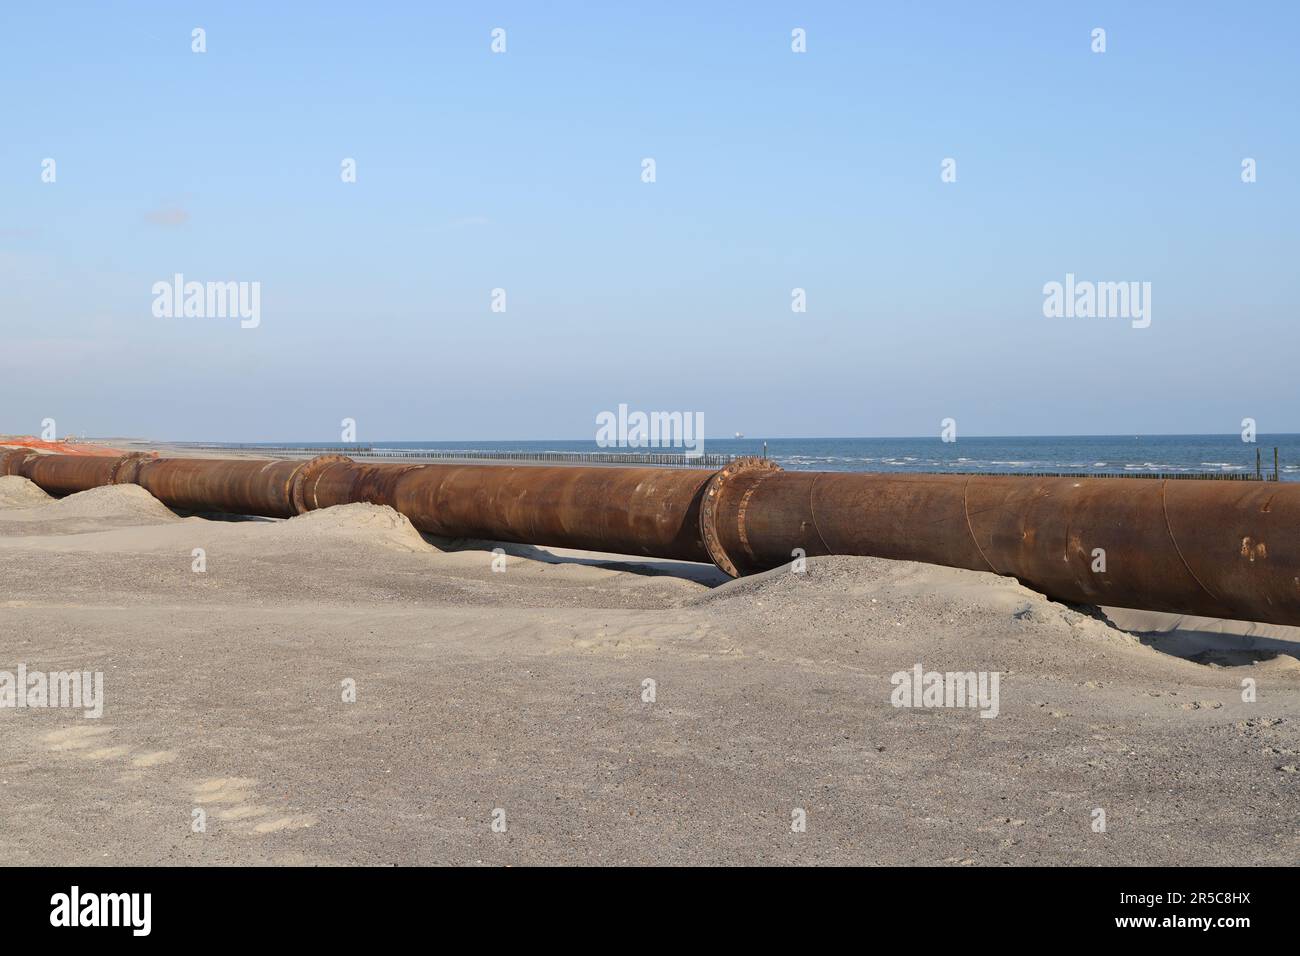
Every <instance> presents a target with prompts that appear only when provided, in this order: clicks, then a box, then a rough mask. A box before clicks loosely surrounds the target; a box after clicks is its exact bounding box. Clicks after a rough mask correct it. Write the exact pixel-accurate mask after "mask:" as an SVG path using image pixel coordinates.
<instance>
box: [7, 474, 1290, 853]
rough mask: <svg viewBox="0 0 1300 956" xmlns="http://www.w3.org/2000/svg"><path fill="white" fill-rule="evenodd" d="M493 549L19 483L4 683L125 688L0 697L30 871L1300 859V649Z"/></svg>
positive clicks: (866, 583)
mask: <svg viewBox="0 0 1300 956" xmlns="http://www.w3.org/2000/svg"><path fill="white" fill-rule="evenodd" d="M493 547H494V545H492V544H491V543H486V542H445V541H444V542H433V543H431V542H429V541H426V540H425V539H424V538H422V537H421V536H420V535H419V534H418V533H417V532H416V531H415V530H414V529H413V528H411V526H410V524H409V522H407V520H406V519H405V518H404V517H402V516H401V515H398V514H396V513H395V512H393V511H391V510H389V509H387V508H380V507H376V506H371V505H348V506H345V507H342V508H335V509H329V510H328V511H323V512H317V513H313V514H310V515H307V516H304V517H302V518H295V519H292V520H289V521H249V522H226V521H209V520H205V519H202V518H193V517H191V518H184V519H181V518H178V517H177V516H175V515H174V514H172V513H171V512H170V511H168V510H167V509H166V508H164V507H163V506H162V505H161V504H159V503H158V502H156V501H154V500H153V499H152V498H150V497H149V496H148V495H147V494H146V493H144V492H143V491H142V490H141V489H139V488H136V487H134V486H129V485H128V486H118V487H113V488H101V489H95V490H94V491H90V492H85V493H83V494H80V495H74V496H71V497H69V498H67V499H64V500H62V501H52V500H49V499H48V498H43V493H42V492H40V491H39V489H36V488H35V487H34V486H30V483H26V482H25V479H14V478H6V479H0V635H2V638H0V671H2V670H8V671H15V670H16V669H17V666H18V664H19V663H25V664H26V665H27V667H28V669H29V670H46V671H55V670H70V669H74V668H75V669H79V670H91V671H102V672H103V673H104V684H105V696H106V699H107V701H106V705H105V711H104V716H103V718H102V719H99V720H93V719H87V718H85V717H83V716H82V715H81V712H80V711H74V710H70V709H44V710H14V709H9V708H4V709H0V783H3V784H4V793H5V801H4V805H3V812H0V859H4V860H6V861H7V862H10V863H31V864H85V863H127V864H145V863H181V864H200V863H219V864H220V863H311V864H352V863H361V864H403V863H407V864H409V863H451V864H474V863H485V864H527V863H574V862H582V863H625V862H626V863H760V862H773V863H798V864H809V863H823V864H843V863H866V864H876V863H881V864H916V863H922V864H951V865H1000V864H1008V863H1012V864H1103V863H1117V864H1136V863H1150V864H1192V863H1209V864H1219V863H1270V864H1295V863H1296V862H1297V861H1298V860H1300V772H1298V767H1300V660H1297V656H1300V640H1297V637H1296V635H1295V633H1293V632H1292V631H1291V630H1290V629H1285V628H1268V629H1258V630H1256V632H1255V633H1254V634H1252V635H1250V636H1246V637H1241V636H1238V635H1237V634H1234V633H1222V631H1224V630H1227V631H1232V630H1234V629H1235V630H1241V629H1242V627H1241V626H1240V625H1231V626H1229V627H1227V628H1224V627H1223V626H1222V625H1220V624H1218V622H1204V621H1199V622H1190V623H1189V622H1183V621H1179V620H1178V619H1176V618H1174V617H1172V616H1170V615H1143V614H1141V613H1138V612H1121V611H1112V612H1111V613H1112V615H1113V616H1114V619H1115V620H1117V621H1119V622H1120V623H1123V624H1124V625H1125V626H1126V627H1128V628H1131V629H1133V630H1135V631H1142V632H1149V633H1148V634H1147V635H1146V636H1143V637H1141V638H1139V637H1137V636H1134V635H1133V634H1130V633H1127V632H1125V631H1121V630H1118V629H1117V628H1116V627H1114V626H1112V625H1111V624H1110V623H1109V622H1108V621H1107V620H1106V619H1104V618H1103V617H1102V616H1101V615H1100V614H1099V613H1094V612H1091V611H1088V610H1087V609H1071V608H1066V607H1064V606H1062V605H1059V604H1055V603H1052V602H1050V601H1048V600H1046V599H1045V598H1043V597H1042V596H1041V595H1038V594H1035V593H1034V592H1032V591H1029V590H1027V589H1025V588H1023V587H1021V586H1020V585H1018V584H1016V583H1015V582H1014V581H1011V580H1008V579H1004V578H997V577H994V576H992V575H987V574H983V573H978V572H970V571H960V570H954V569H946V568H936V567H931V566H926V565H917V564H910V563H906V562H890V561H882V560H875V559H865V558H832V559H822V560H813V561H810V562H809V565H808V573H807V574H802V575H800V574H794V573H792V572H791V570H790V569H788V568H783V569H778V570H776V571H773V572H769V573H768V574H765V575H759V576H756V577H754V578H749V579H744V580H740V581H735V582H727V583H722V582H723V581H724V579H723V578H722V577H721V576H720V575H719V574H718V573H717V572H715V571H713V570H711V569H708V568H703V567H700V566H694V565H682V564H675V563H672V562H646V561H630V560H620V559H617V558H612V557H610V556H601V555H589V554H575V553H573V552H552V551H549V550H545V549H538V548H530V547H526V546H515V545H505V546H501V547H502V549H503V551H504V552H505V553H504V555H503V556H501V557H496V556H494V555H493V554H492V553H491V548H493ZM195 548H202V549H203V550H204V552H205V560H206V570H205V571H204V572H202V573H196V572H195V571H193V570H192V567H193V563H194V561H195V558H194V556H193V550H194V549H195ZM494 558H495V559H496V560H497V563H498V566H500V564H501V562H502V561H504V567H505V570H504V571H503V572H496V571H493V570H492V566H493V561H494ZM1215 628H1219V630H1218V631H1216V630H1215ZM1180 654H1181V655H1182V657H1179V656H1175V655H1180ZM917 663H920V664H922V665H923V666H924V669H926V670H939V671H996V672H998V673H999V674H1000V675H1001V676H1000V700H999V713H998V716H997V717H996V718H994V719H983V718H981V717H980V716H979V713H978V712H977V711H976V710H974V709H970V708H962V709H957V708H952V709H947V708H929V709H908V708H896V707H894V706H892V705H891V703H890V696H891V691H892V690H893V687H892V685H891V683H890V675H891V674H893V673H895V672H897V671H910V670H911V669H912V667H913V665H914V664H917ZM1243 678H1251V679H1253V680H1254V681H1255V683H1256V686H1257V693H1258V699H1257V701H1256V702H1252V703H1247V702H1244V701H1243V700H1242V680H1243ZM646 679H652V680H653V681H654V682H655V684H654V689H655V700H654V702H653V703H650V702H646V701H645V700H643V693H644V688H645V686H646V685H645V684H644V683H643V682H644V681H645V680H646ZM345 681H352V682H355V688H356V701H355V702H354V703H348V702H344V701H343V699H342V696H343V683H344V682H345ZM1097 809H1102V810H1104V812H1105V822H1106V826H1105V831H1104V832H1097V831H1096V830H1094V816H1095V811H1096V810H1097ZM196 810H198V811H202V816H203V817H204V819H205V827H206V828H205V830H204V832H195V831H194V829H193V828H192V825H191V824H192V821H193V820H194V819H195V811H196ZM496 810H502V811H504V820H505V823H506V829H505V832H495V831H494V829H493V827H492V823H493V819H494V811H496ZM796 810H802V811H804V813H805V814H806V821H807V826H806V831H805V832H792V830H791V821H792V819H793V818H794V817H792V814H793V813H794V811H796ZM496 819H497V820H500V819H501V814H496Z"/></svg>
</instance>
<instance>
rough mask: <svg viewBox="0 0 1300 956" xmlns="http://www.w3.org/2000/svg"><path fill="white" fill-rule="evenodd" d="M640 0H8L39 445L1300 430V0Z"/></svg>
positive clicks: (9, 148)
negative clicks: (210, 312)
mask: <svg viewBox="0 0 1300 956" xmlns="http://www.w3.org/2000/svg"><path fill="white" fill-rule="evenodd" d="M610 6H611V9H602V8H598V6H597V5H596V4H588V3H581V4H579V3H553V4H545V5H543V4H537V3H519V4H458V5H434V4H424V3H409V4H407V3H390V4H382V3H377V4H369V5H367V4H354V3H347V4H343V3H320V4H311V5H306V4H255V3H227V2H223V3H140V2H131V3H127V2H118V3H85V4H71V3H53V4H49V5H34V4H27V5H22V6H18V5H14V4H6V5H5V6H4V8H3V11H2V12H0V84H2V86H3V89H4V90H5V91H6V95H5V105H4V111H3V136H0V432H3V431H10V432H34V431H38V430H39V428H40V421H41V419H43V418H47V417H51V418H54V419H55V420H56V421H57V422H58V425H59V430H60V432H61V433H65V434H66V433H82V434H97V435H124V434H125V435H144V436H149V437H154V438H177V439H214V440H250V441H255V440H304V441H314V440H337V439H338V433H339V421H340V420H341V419H342V418H344V417H351V418H355V419H356V420H357V422H358V438H359V439H360V440H362V441H366V440H379V439H419V438H430V439H449V440H451V439H462V440H469V439H512V438H519V439H529V438H533V439H539V438H588V437H592V436H593V435H594V431H595V426H594V420H595V416H596V415H597V413H599V412H601V411H603V410H612V409H616V408H617V407H618V405H619V404H620V403H626V404H628V405H629V406H630V407H632V408H634V409H644V410H682V411H702V412H703V413H704V414H705V421H706V426H707V428H708V434H709V435H710V436H723V435H730V434H731V432H733V431H737V430H739V431H744V432H745V433H746V434H748V435H750V436H825V435H882V436H891V435H932V434H938V431H939V427H940V425H939V423H940V420H941V419H943V418H946V417H952V418H955V419H956V420H957V422H958V425H959V429H960V433H961V434H963V435H979V434H1004V435H1005V434H1052V435H1059V434H1072V433H1082V434H1089V433H1090V434H1138V433H1146V434H1150V433H1171V432H1190V433H1211V432H1212V433H1220V432H1222V433H1231V432H1235V431H1237V430H1238V428H1239V423H1240V421H1241V419H1242V418H1243V417H1246V416H1250V417H1253V418H1255V419H1257V421H1258V422H1259V427H1260V429H1261V431H1266V432H1285V431H1292V432H1295V431H1300V406H1298V405H1297V403H1296V401H1295V397H1296V391H1297V378H1296V371H1297V364H1296V359H1297V357H1300V321H1297V319H1298V316H1297V308H1296V306H1297V302H1298V300H1300V278H1297V276H1298V274H1300V270H1297V261H1298V260H1300V255H1298V253H1300V241H1298V239H1297V236H1298V235H1300V221H1298V217H1297V213H1298V212H1300V186H1298V185H1297V177H1298V176H1300V122H1298V120H1300V117H1298V115H1297V105H1296V103H1297V100H1296V91H1297V90H1300V57H1297V56H1296V55H1295V52H1294V38H1295V36H1296V35H1297V31H1298V29H1300V12H1297V11H1298V10H1300V7H1297V6H1296V5H1295V4H1292V3H1261V4H1251V5H1249V6H1248V7H1242V6H1240V5H1237V4H1230V3H1214V4H1212V3H1141V4H1137V3H1045V2H1040V3H1023V4H1017V3H998V4H981V5H975V4H969V3H956V2H954V3H908V4H867V3H816V4H798V3H715V4H699V3H690V4H688V3H657V4H649V5H636V6H633V5H627V8H626V9H622V8H621V7H622V6H623V5H620V9H613V8H612V7H613V5H610ZM195 27H202V28H203V29H204V30H205V31H206V40H207V52H206V53H203V54H196V53H193V52H191V30H192V29H193V28H195ZM495 27H501V28H504V29H505V30H506V42H507V52H506V53H504V54H493V53H492V52H491V50H490V42H491V36H490V32H491V30H492V29H493V28H495ZM796 27H800V28H803V29H805V30H806V31H807V45H808V52H807V53H804V54H795V53H792V52H791V49H790V42H791V41H790V33H791V30H792V29H793V28H796ZM1095 27H1102V28H1104V29H1105V30H1106V45H1107V49H1106V52H1105V53H1104V54H1095V53H1093V52H1092V50H1091V42H1092V41H1091V38H1090V34H1091V31H1092V30H1093V28H1095ZM345 157H352V158H355V160H356V162H357V182H356V183H344V182H342V181H341V179H340V163H341V161H342V160H343V159H344V158H345ZM645 157H652V158H653V159H654V160H655V162H656V181H655V182H654V183H644V182H642V181H641V161H642V159H643V158H645ZM947 157H952V158H954V159H955V160H956V162H957V181H956V182H954V183H943V182H941V181H940V163H941V162H942V161H943V160H944V159H945V158H947ZM1244 157H1252V158H1254V159H1255V160H1256V162H1257V169H1258V181H1257V182H1255V183H1251V184H1244V183H1242V181H1241V175H1240V172H1241V162H1242V159H1243V158H1244ZM45 158H53V159H55V161H56V163H57V167H56V168H57V180H56V182H54V183H44V182H42V181H41V171H42V167H41V163H42V160H43V159H45ZM178 272H179V273H182V274H184V275H185V277H186V278H187V279H190V280H199V281H208V280H213V281H225V280H236V281H257V282H260V283H261V298H262V303H261V324H260V325H259V326H258V327H257V328H256V329H241V328H240V327H239V323H238V321H237V320H233V319H196V318H189V319H185V318H174V319H160V318H156V317H155V316H154V315H153V314H152V311H151V305H152V302H153V296H152V293H151V287H152V285H153V283H155V282H157V281H160V280H170V278H171V276H172V275H173V274H175V273H178ZM1067 272H1070V273H1074V274H1076V275H1077V276H1079V277H1080V278H1081V279H1092V280H1098V281H1149V282H1151V283H1152V323H1151V326H1150V327H1149V328H1146V329H1133V328H1131V327H1130V324H1129V322H1127V321H1125V320H1123V319H1117V318H1092V319H1083V318H1071V319H1065V318H1056V319H1050V318H1046V317H1044V315H1043V312H1042V304H1043V294H1042V287H1043V285H1044V283H1047V282H1051V281H1062V280H1063V279H1064V277H1065V274H1066V273H1067ZM795 287H800V288H804V289H806V290H807V301H808V311H807V312H806V313H802V314H799V313H792V311H791V308H790V303H791V290H792V289H793V288H795ZM494 288H504V289H505V290H506V292H507V311H506V312H505V313H493V312H492V311H491V310H490V308H489V306H490V301H491V290H492V289H494Z"/></svg>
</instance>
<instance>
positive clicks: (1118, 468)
mask: <svg viewBox="0 0 1300 956" xmlns="http://www.w3.org/2000/svg"><path fill="white" fill-rule="evenodd" d="M184 444H204V445H209V446H211V447H236V444H237V445H238V447H243V448H258V447H265V448H313V447H320V446H322V445H331V446H334V445H342V444H344V443H339V442H334V443H331V442H320V441H316V442H241V443H233V442H203V443H198V442H193V443H184ZM357 444H358V446H360V447H364V448H368V449H372V450H373V451H375V452H377V453H382V452H386V451H392V452H411V451H423V450H428V451H463V452H483V453H508V452H519V453H543V452H559V453H597V452H621V451H643V452H647V453H655V452H669V453H672V452H678V453H680V452H682V451H683V449H682V448H680V447H676V448H674V447H671V446H668V447H665V446H648V447H639V448H621V447H619V448H614V447H601V446H600V445H598V444H597V443H596V441H595V440H593V439H588V440H578V439H552V440H535V439H529V440H516V441H500V440H497V441H436V440H382V441H380V440H376V441H360V442H357ZM1275 447H1276V448H1277V450H1278V452H1277V454H1278V467H1277V472H1278V477H1279V478H1280V479H1281V480H1284V481H1300V434H1295V433H1285V434H1275V435H1268V434H1261V435H1257V436H1256V441H1255V442H1245V441H1243V440H1242V438H1241V435H1240V434H1239V433H1232V434H1228V435H1138V436H1122V435H1073V436H1070V435H1062V436H1019V437H1016V436H972V437H968V438H963V437H959V438H958V439H957V440H956V441H952V442H946V441H943V440H942V439H941V438H939V437H937V436H929V437H915V438H766V439H764V438H762V437H744V438H725V439H716V440H709V439H706V440H705V441H704V442H703V443H702V451H703V452H704V453H705V454H709V455H762V454H764V453H766V454H767V456H768V457H769V458H771V459H773V460H774V461H775V462H777V464H779V465H781V466H782V467H783V468H786V469H789V470H795V471H800V470H802V471H866V472H888V473H909V472H935V471H939V472H943V471H948V472H976V473H988V474H1023V473H1033V472H1071V473H1084V474H1096V475H1142V474H1212V475H1248V474H1254V473H1255V470H1256V462H1257V458H1256V452H1257V451H1258V452H1259V457H1258V462H1259V468H1260V471H1261V473H1262V474H1264V475H1267V476H1271V475H1272V474H1273V468H1274V461H1273V449H1274V448H1275Z"/></svg>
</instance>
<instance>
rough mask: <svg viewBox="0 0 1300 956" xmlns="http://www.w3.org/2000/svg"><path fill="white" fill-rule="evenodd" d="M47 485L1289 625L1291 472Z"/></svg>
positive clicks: (376, 475) (43, 473)
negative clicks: (906, 578)
mask: <svg viewBox="0 0 1300 956" xmlns="http://www.w3.org/2000/svg"><path fill="white" fill-rule="evenodd" d="M0 474H16V475H23V476H25V477H27V478H30V479H31V480H32V481H34V482H35V483H36V484H38V485H40V486H41V487H42V488H44V489H45V490H46V491H47V492H49V493H50V494H53V495H66V494H70V493H72V492H75V491H82V490H85V489H87V488H92V487H95V486H97V485H104V484H113V483H119V484H120V483H125V482H132V483H135V484H138V485H140V486H141V487H143V488H145V489H146V490H147V491H149V492H150V493H151V494H152V495H153V496H154V497H156V498H158V499H159V500H160V501H162V502H163V503H164V504H167V505H169V506H171V507H173V508H180V509H185V510H192V511H225V512H231V513H240V514H256V515H266V516H269V517H277V518H284V517H290V516H292V515H295V514H301V513H304V512H306V511H310V510H314V509H317V508H325V507H329V506H331V505H338V504H345V503H348V502H356V501H368V502H373V503H375V504H384V505H389V506H391V507H392V508H394V509H396V510H397V511H400V512H401V513H402V514H404V515H406V516H407V517H408V518H409V519H410V520H411V523H412V524H413V525H414V526H415V527H416V528H418V529H419V530H421V531H425V532H429V533H431V534H436V535H442V536H446V537H456V538H485V539H489V540H496V541H513V542H519V543H527V544H538V545H551V546H557V547H569V548H582V549H587V550H595V551H605V552H613V553H619V554H633V555H646V556H652V557H660V558H676V559H680V560H686V561H711V562H713V563H714V564H716V565H717V566H718V567H720V568H722V569H723V570H724V571H726V572H727V573H729V574H731V575H733V576H734V575H739V574H746V573H752V572H756V571H762V570H767V569H770V568H774V567H777V566H779V565H782V564H786V563H789V562H790V561H791V559H792V557H794V556H796V555H797V553H798V552H799V551H800V550H801V551H802V552H803V553H804V554H807V555H809V556H812V555H825V554H846V555H867V556H875V557H883V558H895V559H902V560H910V561H922V562H927V563H930V564H943V565H949V566H951V567H959V568H970V569H973V570H978V571H992V572H994V573H996V574H1002V575H1008V576H1011V577H1015V578H1017V579H1019V580H1020V581H1021V582H1022V583H1023V584H1025V585H1026V586H1028V587H1031V588H1034V589H1035V590H1038V591H1041V592H1043V593H1044V594H1046V595H1048V596H1049V597H1052V598H1054V599H1056V600H1060V601H1067V602H1071V603H1079V604H1107V605H1115V606H1120V607H1136V608H1145V609H1149V610H1157V611H1172V612H1177V613H1185V614H1196V615H1205V616H1209V617H1222V618H1238V619H1242V620H1250V621H1263V622H1269V623H1275V624H1295V625H1300V484H1296V485H1289V484H1280V483H1276V482H1238V481H1232V482H1228V481H1172V480H1147V481H1138V480H1134V479H1125V478H1066V477H1031V476H1020V475H977V476H965V475H928V474H921V475H916V474H914V475H882V474H864V473H856V472H854V473H847V472H785V471H782V470H780V469H779V468H777V467H776V466H775V465H774V464H772V463H771V462H768V461H764V460H760V459H741V460H739V461H737V462H733V463H732V464H730V465H728V466H727V467H726V468H724V469H722V470H720V471H716V472H709V471H673V470H669V469H662V468H604V467H577V466H575V467H566V466H561V467H545V466H539V467H531V466H522V467H518V466H506V465H457V464H395V463H375V464H369V463H358V462H354V461H352V460H350V459H348V458H345V457H343V456H338V455H323V456H320V457H318V458H314V459H311V460H310V461H259V460H248V459H228V460H227V459H222V460H204V459H190V458H172V459H168V458H148V457H145V456H142V455H139V454H133V455H126V456H124V457H122V458H83V457H76V456H64V455H41V454H37V453H34V452H31V451H29V450H25V449H20V450H18V451H14V452H9V453H0Z"/></svg>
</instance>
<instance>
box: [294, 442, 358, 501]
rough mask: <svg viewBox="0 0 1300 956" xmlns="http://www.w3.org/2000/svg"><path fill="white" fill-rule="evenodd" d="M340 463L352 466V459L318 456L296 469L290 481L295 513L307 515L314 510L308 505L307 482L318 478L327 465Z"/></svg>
mask: <svg viewBox="0 0 1300 956" xmlns="http://www.w3.org/2000/svg"><path fill="white" fill-rule="evenodd" d="M339 462H347V463H348V464H351V463H352V459H351V458H349V457H348V456H347V455H317V456H316V457H315V458H312V459H310V460H309V461H305V462H303V463H302V464H301V465H299V466H298V467H297V468H296V469H294V472H293V477H292V478H290V479H289V500H290V501H291V502H292V503H293V510H294V511H295V512H297V513H298V514H300V515H305V514H306V513H307V512H308V511H311V510H312V509H311V508H310V507H309V506H308V504H307V482H308V481H309V480H310V479H312V478H314V477H316V475H317V474H319V473H320V470H321V469H322V468H324V467H325V466H326V465H334V464H338V463H339Z"/></svg>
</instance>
